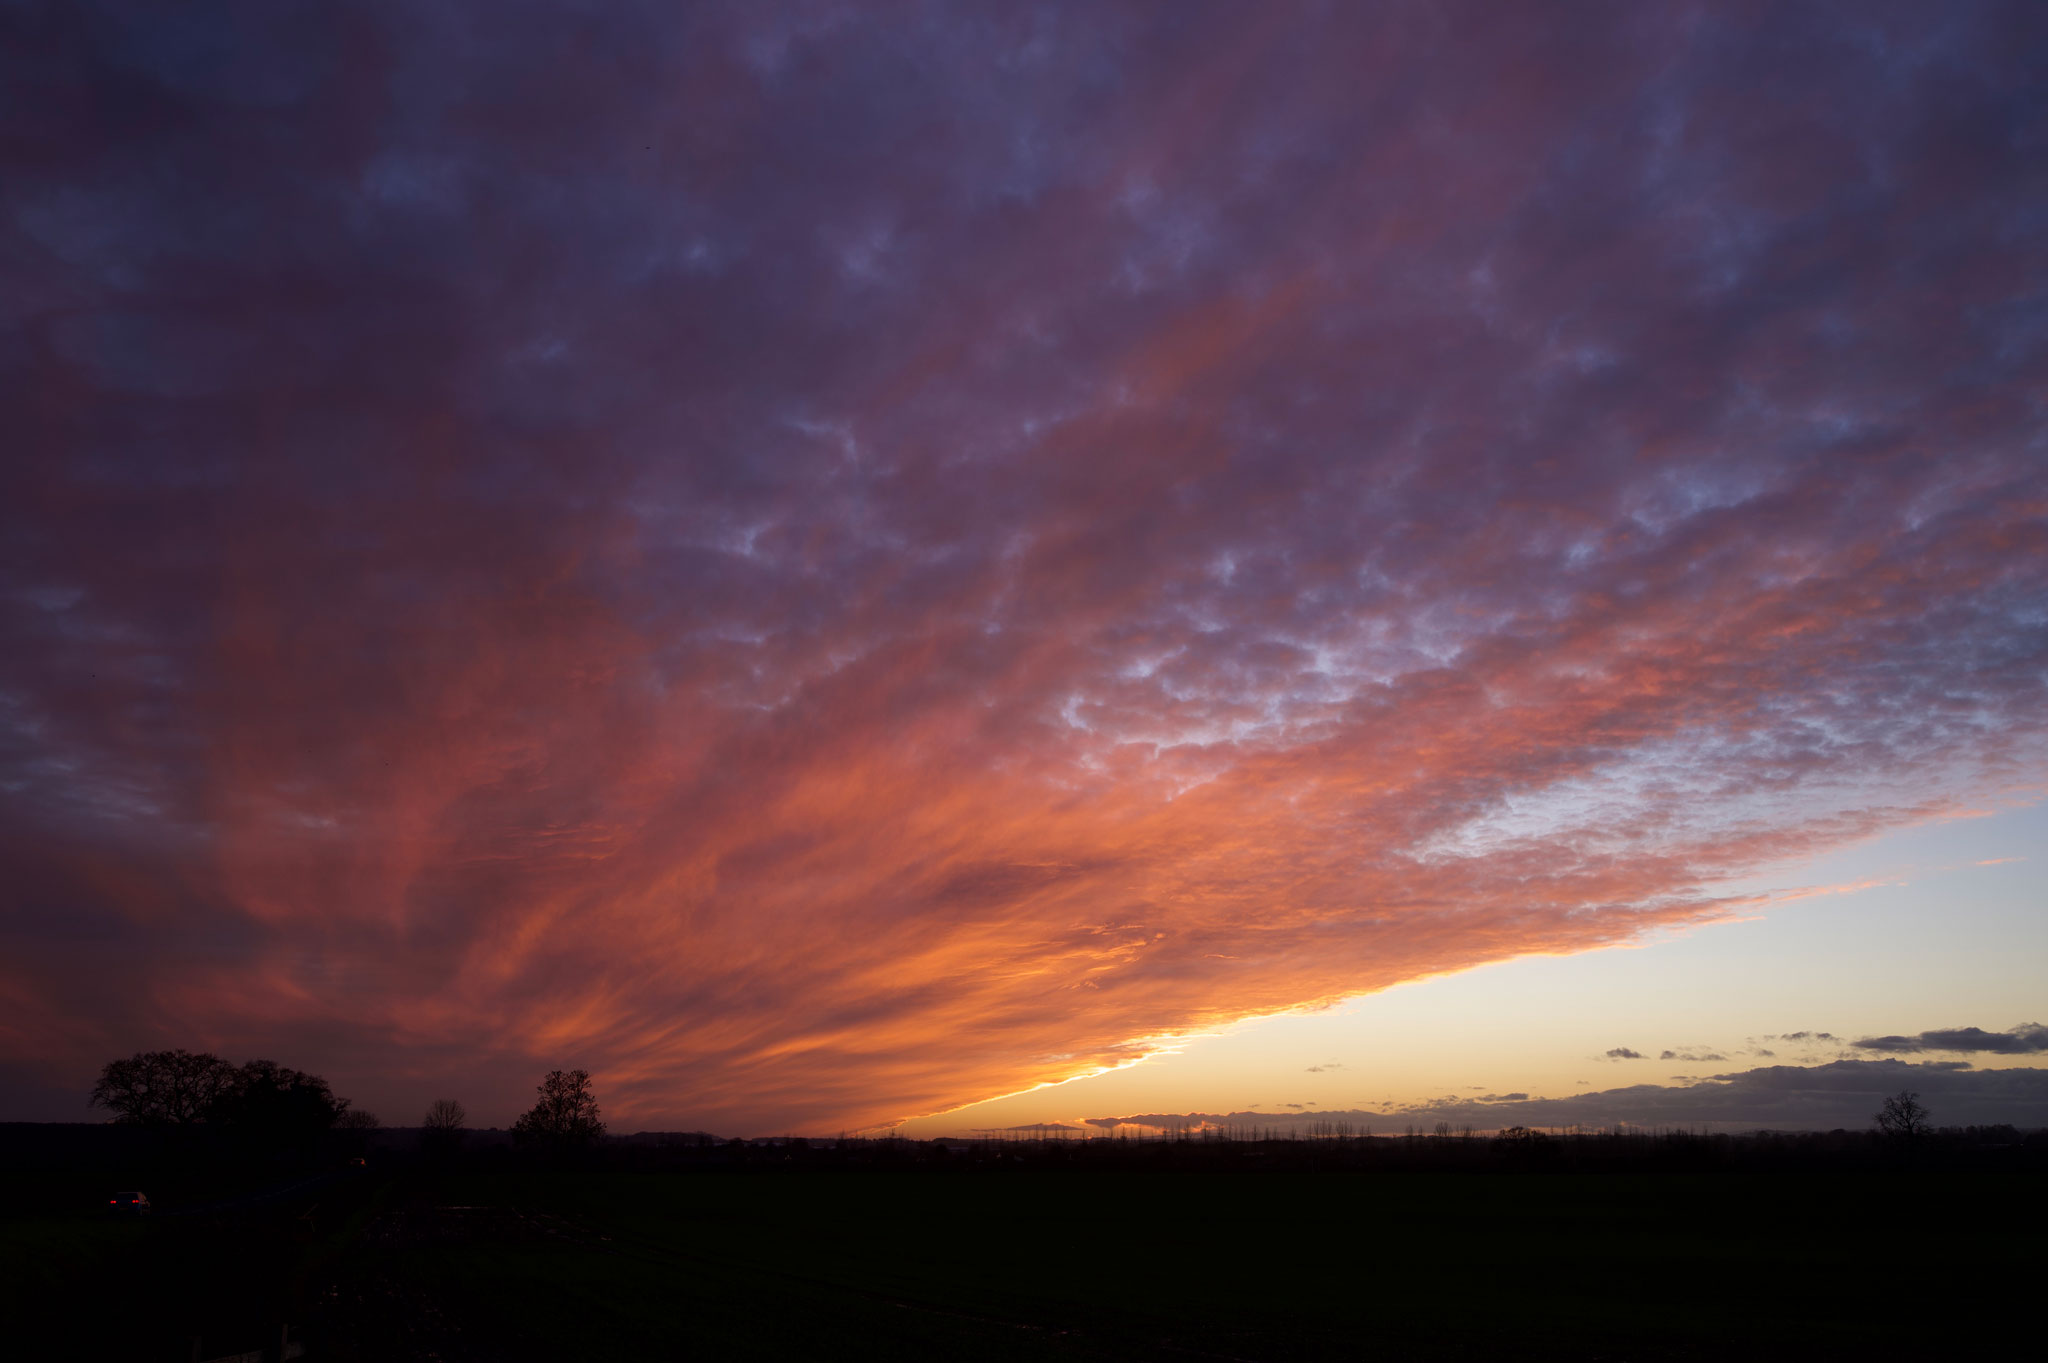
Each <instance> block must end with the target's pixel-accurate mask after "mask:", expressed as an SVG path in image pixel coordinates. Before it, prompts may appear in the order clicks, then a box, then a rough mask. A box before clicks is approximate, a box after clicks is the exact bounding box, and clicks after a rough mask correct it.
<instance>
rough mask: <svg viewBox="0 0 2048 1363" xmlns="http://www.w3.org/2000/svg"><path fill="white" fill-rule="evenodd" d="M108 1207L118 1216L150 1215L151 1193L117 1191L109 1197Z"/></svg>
mask: <svg viewBox="0 0 2048 1363" xmlns="http://www.w3.org/2000/svg"><path fill="white" fill-rule="evenodd" d="M107 1208H108V1210H109V1211H112V1212H114V1213H115V1214H116V1215H118V1216H148V1215H149V1195H148V1194H147V1193H115V1194H114V1195H113V1196H112V1197H110V1198H108V1199H107Z"/></svg>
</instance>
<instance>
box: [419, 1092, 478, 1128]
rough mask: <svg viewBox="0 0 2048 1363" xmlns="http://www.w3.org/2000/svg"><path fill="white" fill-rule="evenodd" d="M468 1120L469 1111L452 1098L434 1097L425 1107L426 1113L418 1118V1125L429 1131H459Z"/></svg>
mask: <svg viewBox="0 0 2048 1363" xmlns="http://www.w3.org/2000/svg"><path fill="white" fill-rule="evenodd" d="M468 1121H469V1113H467V1112H466V1111H464V1110H463V1107H462V1104H460V1103H458V1102H456V1101H455V1100H454V1099H453V1098H436V1099H435V1100H434V1101H433V1103H432V1105H430V1106H429V1107H428V1108H427V1115H426V1116H424V1117H422V1118H421V1119H420V1125H421V1126H423V1127H425V1128H426V1129H427V1130H429V1131H439V1132H452V1131H460V1130H462V1128H463V1125H464V1124H465V1123H466V1122H468Z"/></svg>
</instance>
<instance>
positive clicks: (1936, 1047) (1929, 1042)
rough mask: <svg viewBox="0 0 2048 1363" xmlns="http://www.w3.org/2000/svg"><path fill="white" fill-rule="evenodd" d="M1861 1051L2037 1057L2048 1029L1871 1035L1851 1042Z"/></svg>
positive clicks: (2047, 1044) (2047, 1041)
mask: <svg viewBox="0 0 2048 1363" xmlns="http://www.w3.org/2000/svg"><path fill="white" fill-rule="evenodd" d="M1849 1044H1850V1045H1851V1046H1854V1047H1855V1048H1857V1049H1858V1050H1864V1051H1888V1052H1892V1053H1894V1054H1906V1053H1910V1052H1914V1051H1957V1052H1975V1053H1983V1054H1989V1055H2034V1054H2038V1053H2040V1052H2042V1051H2048V1027H2044V1026H2042V1025H2041V1024H2040V1023H2038V1022H2028V1023H2022V1024H2021V1025H2020V1026H2018V1027H2014V1028H2013V1029H2012V1030H2010V1031H2005V1032H1987V1031H1985V1030H1983V1029H1982V1028H1981V1027H1951V1028H1946V1029H1937V1030H1935V1031H1930V1032H1921V1033H1919V1034H1918V1035H1917V1036H1867V1037H1863V1038H1862V1039H1861V1040H1857V1041H1852V1042H1850V1043H1849Z"/></svg>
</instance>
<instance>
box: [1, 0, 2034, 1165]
mask: <svg viewBox="0 0 2048 1363" xmlns="http://www.w3.org/2000/svg"><path fill="white" fill-rule="evenodd" d="M0 130H4V131H0V1119H12V1120H39V1121H86V1120H94V1119H96V1117H99V1116H103V1115H104V1114H96V1113H94V1112H93V1111H91V1110H89V1109H88V1108H87V1107H86V1105H85V1098H86V1094H87V1093H88V1091H89V1090H90V1088H91V1086H92V1082H93V1079H94V1077H95V1076H96V1074H97V1072H98V1070H99V1067H100V1066H101V1065H102V1064H104V1063H105V1062H106V1061H107V1060H109V1059H111V1058H114V1057H116V1056H122V1055H127V1054H129V1053H131V1052H134V1051H137V1050H145V1049H156V1048H159V1047H171V1046H182V1047H187V1048H190V1049H195V1050H198V1049H205V1050H211V1051H215V1052H217V1053H219V1054H221V1055H223V1056H225V1057H227V1058H228V1059H230V1060H234V1061H237V1062H239V1061H242V1060H246V1059H249V1058H251V1057H255V1056H262V1057H267V1058H270V1059H274V1060H277V1061H279V1062H282V1063H285V1064H289V1065H294V1066H297V1067H300V1068H304V1069H310V1070H314V1071H317V1072H319V1073H321V1074H324V1075H326V1076H327V1077H328V1078H329V1079H330V1080H331V1081H332V1082H333V1083H334V1086H335V1088H336V1090H337V1091H339V1092H340V1093H343V1094H345V1095H348V1096H350V1097H352V1098H353V1099H354V1100H355V1101H356V1102H357V1103H358V1104H359V1105H360V1106H365V1107H368V1108H370V1109H373V1110H375V1111H376V1112H378V1113H379V1114H381V1115H382V1117H383V1118H384V1120H385V1121H387V1122H390V1123H412V1122H416V1121H417V1120H418V1116H417V1114H418V1113H419V1112H420V1110H421V1109H423V1108H424V1107H425V1106H426V1104H427V1102H428V1101H429V1100H431V1099H433V1098H437V1097H442V1096H452V1097H456V1098H458V1099H460V1100H461V1101H463V1102H464V1103H465V1105H466V1106H467V1107H468V1108H469V1111H470V1113H471V1116H472V1121H473V1123H474V1124H476V1125H480V1126H481V1125H492V1124H495V1125H501V1126H502V1125H507V1124H509V1122H510V1121H511V1119H512V1118H513V1117H514V1116H515V1115H516V1114H517V1113H518V1112H519V1111H520V1110H521V1109H522V1108H523V1107H525V1106H526V1105H527V1104H528V1103H530V1102H531V1094H532V1087H533V1085H534V1083H535V1082H536V1081H537V1079H538V1078H539V1076H540V1074H541V1073H543V1072H544V1071H546V1070H549V1069H553V1068H558V1067H572V1066H583V1067H586V1068H588V1069H589V1070H590V1071H591V1072H592V1073H593V1075H594V1076H595V1081H596V1088H597V1093H598V1096H599V1098H600V1100H601V1102H602V1103H603V1104H604V1109H605V1115H606V1117H607V1119H608V1120H609V1121H610V1122H611V1124H612V1126H613V1128H614V1129H615V1130H622V1131H632V1130H638V1129H669V1130H697V1129H701V1130H708V1131H712V1132H716V1133H719V1134H723V1135H759V1134H771V1133H779V1132H784V1131H794V1132H810V1133H823V1134H830V1133H832V1132H835V1131H840V1130H856V1129H868V1130H873V1129H881V1128H885V1127H889V1126H891V1125H893V1124H897V1123H904V1124H905V1125H903V1126H902V1127H901V1128H900V1129H902V1130H904V1131H905V1132H908V1133H910V1134H916V1135H932V1134H942V1133H955V1132H964V1131H971V1130H977V1129H988V1128H1006V1127H1013V1126H1014V1127H1030V1126H1033V1125H1042V1124H1048V1123H1057V1124H1060V1125H1063V1126H1066V1127H1069V1128H1072V1129H1076V1130H1086V1131H1091V1132H1095V1131H1108V1130H1115V1129H1117V1124H1118V1122H1119V1120H1120V1119H1125V1118H1134V1117H1135V1118H1146V1117H1150V1118H1154V1119H1156V1121H1154V1122H1153V1123H1150V1124H1151V1125H1159V1124H1163V1123H1165V1122H1167V1121H1169V1120H1196V1119H1202V1118H1205V1117H1206V1118H1209V1119H1216V1120H1222V1119H1225V1118H1231V1117H1232V1116H1233V1114H1235V1115H1236V1116H1235V1119H1236V1120H1249V1118H1247V1117H1246V1116H1245V1115H1244V1114H1266V1115H1268V1116H1270V1117H1272V1118H1274V1119H1276V1120H1277V1119H1281V1118H1285V1117H1287V1116H1288V1115H1289V1114H1293V1115H1295V1116H1297V1117H1298V1116H1300V1115H1302V1114H1313V1113H1332V1112H1338V1113H1344V1114H1350V1115H1351V1116H1352V1117H1354V1118H1355V1119H1356V1120H1359V1121H1366V1120H1370V1121H1372V1122H1374V1123H1375V1127H1376V1129H1379V1130H1394V1129H1399V1128H1401V1127H1402V1126H1404V1125H1406V1124H1408V1123H1410V1122H1420V1123H1433V1122H1435V1121H1437V1120H1452V1121H1455V1122H1459V1123H1471V1124H1473V1125H1476V1126H1479V1127H1481V1128H1485V1127H1488V1126H1491V1125H1501V1124H1506V1123H1508V1122H1510V1121H1524V1122H1531V1123H1542V1124H1566V1123H1569V1122H1580V1121H1582V1122H1588V1123H1598V1124H1602V1125H1606V1124H1610V1123H1614V1122H1622V1121H1627V1122H1638V1123H1650V1124H1655V1123H1658V1122H1671V1121H1676V1122H1685V1123H1690V1124H1701V1123H1714V1124H1723V1125H1728V1126H1733V1127H1753V1126H1759V1125H1766V1126H1780V1127H1794V1126H1807V1125H1819V1126H1824V1127H1831V1126H1836V1125H1845V1124H1846V1125H1861V1124H1863V1123H1865V1122H1866V1121H1867V1119H1868V1114H1869V1112H1870V1111H1871V1109H1872V1108H1873V1107H1874V1105H1875V1099H1874V1098H1873V1097H1872V1096H1871V1095H1873V1094H1876V1093H1880V1092H1885V1091H1895V1090H1897V1089H1899V1088H1913V1089H1916V1090H1920V1091H1922V1092H1923V1093H1925V1094H1926V1095H1927V1096H1928V1102H1929V1106H1930V1107H1931V1108H1932V1109H1933V1111H1934V1115H1935V1118H1936V1120H1937V1121H2016V1122H2031V1123H2032V1124H2035V1125H2048V1068H2043V1067H2044V1066H2048V1029H2044V1028H2042V1027H2041V1026H2040V1025H2039V1024H2041V1023H2044V1022H2048V968H2044V967H2048V911H2044V910H2048V905H2044V898H2048V896H2044V887H2048V881H2044V877H2043V864H2044V860H2048V807H2044V805H2043V804H2042V803H2041V802H2042V797H2043V795H2044V793H2048V7H2044V6H2041V5H2038V4H2028V3H2019V4H2010V5H1997V4H1984V5H1972V4H1965V3H1949V4H1942V5H1933V4H1921V3H1906V4H1899V5H1885V4H1878V3H1870V2H1869V0H1858V3H1849V4H1839V5H1821V4H1805V5H1789V4H1778V5H1739V4H1736V5H1724V4H1651V3H1625V4H1613V5H1590V4H1586V5H1561V6H1535V5H1512V4H1491V3H1474V4H1387V5H1365V4H1326V5H1284V4H1267V5H1197V4H1188V3H1172V4H1157V5H1126V4H1111V3H1099V2H1098V3H1085V4H1072V5H1049V6H1032V7H1026V6H1023V5H996V6H966V5H959V6H950V5H933V4H901V5H896V4H886V3H885V4H859V5H834V4H824V3H818V4H791V5H769V4H760V3H738V4H731V5H715V4H706V5H686V4H646V5H627V4H599V3H587V4H559V3H558V4H522V3H511V2H509V0H476V3H445V4H436V3H423V2H422V0H391V3H388V4H376V3H346V4H336V3H319V4H314V3H306V4H290V3H281V0H246V3H206V4H191V5H186V4H177V5H167V4H162V3H153V2H151V0H133V2H132V3H113V2H112V0H108V2H107V3H97V2H95V3H86V2H85V0H51V2H50V3H33V2H18V3H6V4H0ZM1970 1029H1975V1030H1970ZM1089 1076H1093V1077H1089ZM1060 1081H1070V1082H1060ZM1091 1122H1092V1125H1091V1124H1090V1123H1091Z"/></svg>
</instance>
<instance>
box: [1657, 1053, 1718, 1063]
mask: <svg viewBox="0 0 2048 1363" xmlns="http://www.w3.org/2000/svg"><path fill="white" fill-rule="evenodd" d="M1657 1058H1658V1059H1659V1060H1688V1061H1695V1062H1704V1061H1709V1060H1726V1059H1727V1058H1728V1057H1727V1056H1725V1055H1721V1054H1719V1053H1717V1052H1713V1051H1690V1050H1688V1051H1665V1052H1664V1053H1663V1054H1661V1055H1659V1056H1658V1057H1657Z"/></svg>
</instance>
